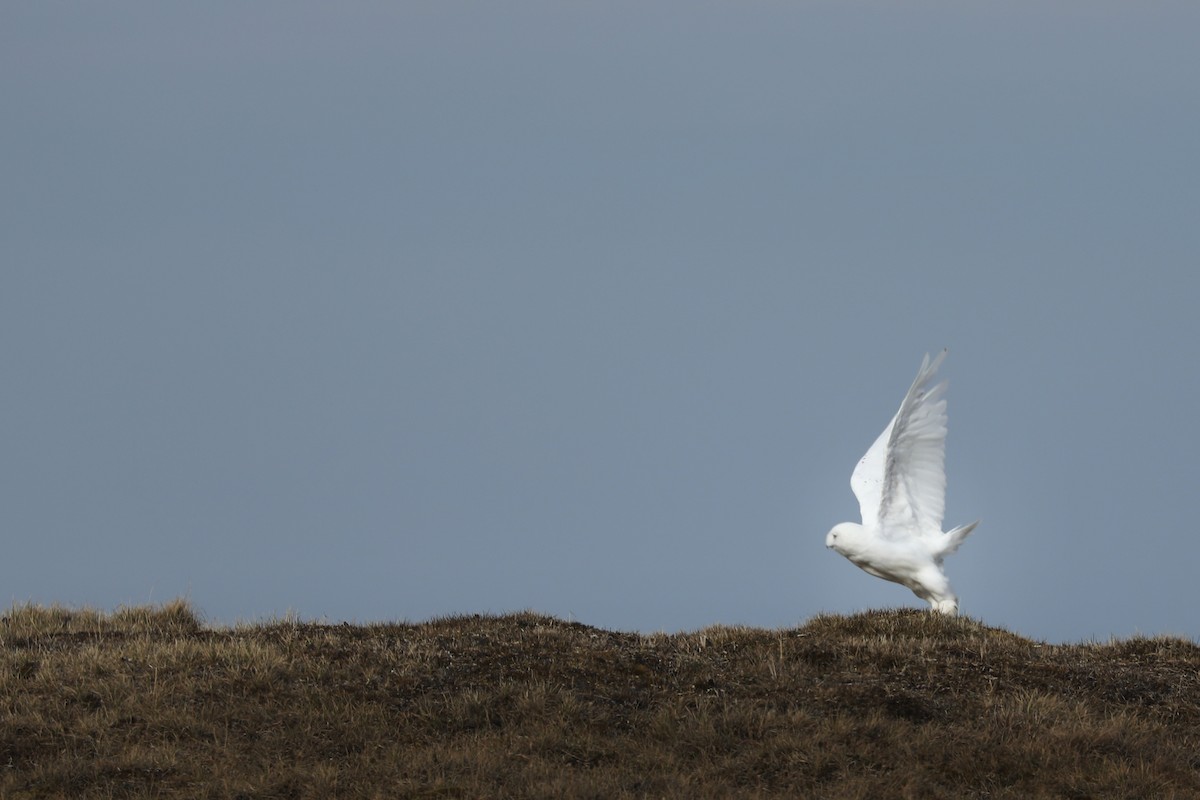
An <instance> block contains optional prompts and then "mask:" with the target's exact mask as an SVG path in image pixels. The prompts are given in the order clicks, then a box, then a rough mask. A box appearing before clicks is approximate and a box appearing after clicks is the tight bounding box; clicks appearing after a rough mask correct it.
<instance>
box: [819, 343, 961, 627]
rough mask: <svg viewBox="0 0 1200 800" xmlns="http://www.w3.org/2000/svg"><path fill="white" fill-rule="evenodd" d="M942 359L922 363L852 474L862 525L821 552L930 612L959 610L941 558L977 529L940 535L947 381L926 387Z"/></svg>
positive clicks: (852, 525)
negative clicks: (902, 589) (891, 585)
mask: <svg viewBox="0 0 1200 800" xmlns="http://www.w3.org/2000/svg"><path fill="white" fill-rule="evenodd" d="M945 357H946V351H945V350H943V351H942V352H940V353H938V356H937V358H935V359H933V361H932V362H930V360H929V355H928V354H926V355H925V359H924V360H923V361H922V362H921V369H920V370H919V371H918V372H917V379H916V380H915V381H913V385H912V387H911V388H910V389H909V390H908V394H906V395H905V396H904V402H902V403H901V404H900V410H899V411H897V412H896V416H894V417H893V418H892V421H891V422H889V423H888V426H887V427H886V428H884V429H883V433H881V434H879V438H878V439H876V440H875V444H873V445H871V449H870V450H868V451H867V454H866V455H865V456H863V457H862V460H861V461H859V462H858V466H857V467H855V468H854V474H853V475H851V476H850V488H851V489H853V490H854V496H855V497H857V498H858V505H859V508H860V509H861V510H862V524H861V525H859V524H858V523H857V522H843V523H841V524H838V525H835V526H833V530H831V531H830V532H829V534H828V535H827V536H826V537H825V546H826V547H829V548H831V549H833V550H836V551H837V552H839V553H841V554H842V555H844V556H845V557H846V558H848V559H850V561H852V562H853V563H854V564H855V565H857V566H859V567H861V568H862V569H863V570H865V571H867V572H869V573H871V574H872V575H874V576H875V577H877V578H883V579H884V580H888V581H893V582H895V583H899V584H903V585H904V586H907V587H908V588H909V589H912V590H913V594H915V595H916V596H917V597H920V598H921V599H922V600H928V601H929V604H930V605H931V606H932V607H933V610H934V611H940V612H941V613H943V614H954V613H957V612H958V598H957V597H955V596H954V591H953V590H952V589H951V588H950V581H949V580H947V579H946V573H944V572H942V559H943V558H945V557H946V556H948V555H950V554H951V553H953V552H954V551H955V550H957V549H958V546H959V545H960V544H962V543H963V540H964V539H966V538H967V534H969V533H970V532H971V531H973V530H974V529H975V526H976V525H978V524H979V521H978V520H976V521H975V522H972V523H971V524H970V525H961V526H959V527H957V528H955V529H954V530H951V531H948V532H943V531H942V514H943V513H944V511H945V507H946V468H945V461H946V401H945V399H943V397H942V394H943V393H944V392H945V391H946V383H945V381H943V382H942V383H939V384H937V385H936V386H934V385H931V383H932V381H933V376H934V373H936V372H937V368H938V366H939V365H941V363H942V359H944V358H945Z"/></svg>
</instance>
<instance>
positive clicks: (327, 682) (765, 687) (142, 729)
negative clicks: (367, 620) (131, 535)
mask: <svg viewBox="0 0 1200 800" xmlns="http://www.w3.org/2000/svg"><path fill="white" fill-rule="evenodd" d="M0 686H2V690H0V696H2V698H3V709H2V711H0V714H2V717H0V797H4V798H25V797H69V798H125V797H128V798H134V797H158V798H162V797H198V798H310V797H311V798H326V797H368V798H370V797H378V798H390V797H426V798H434V797H439V798H440V797H515V796H519V797H546V798H550V797H594V798H608V797H690V798H698V797H731V796H738V797H760V796H781V797H824V798H872V799H874V798H889V797H913V798H918V797H919V798H943V797H944V798H969V797H989V798H1002V797H1011V798H1040V797H1062V798H1099V797H1114V798H1117V797H1119V798H1135V797H1144V798H1169V797H1200V647H1198V646H1197V645H1195V644H1193V643H1191V642H1187V641H1183V640H1177V639H1133V640H1130V641H1125V642H1119V643H1112V644H1085V645H1073V646H1051V645H1046V644H1042V643H1039V642H1035V641H1031V640H1029V639H1024V638H1022V637H1020V636H1017V635H1014V634H1012V633H1009V632H1007V631H1004V630H998V629H995V628H988V627H985V626H983V625H981V624H979V623H978V622H975V621H972V620H970V619H965V618H957V619H944V618H940V617H934V616H930V615H929V614H927V613H925V612H921V611H908V610H906V611H887V612H873V613H867V614H861V615H856V616H852V617H840V616H821V617H817V618H814V619H813V620H811V621H810V622H808V623H807V624H806V625H804V626H803V627H801V628H796V629H790V630H759V629H751V628H727V627H716V628H710V629H707V630H703V631H698V632H694V633H683V634H675V635H666V634H662V635H653V636H641V635H637V634H630V633H616V632H612V631H605V630H599V629H596V628H590V627H588V626H586V625H581V624H577V623H569V622H564V621H562V620H558V619H553V618H549V617H544V616H538V615H535V614H531V613H526V614H515V615H509V616H500V617H480V616H475V617H455V618H447V619H440V620H435V621H432V622H427V623H422V624H415V625H410V624H389V625H366V626H352V625H320V624H311V623H300V622H295V621H278V622H272V623H269V624H262V625H255V626H241V627H235V628H208V627H205V626H204V625H202V624H201V622H200V621H199V620H198V619H197V617H196V615H195V614H194V613H193V612H192V610H190V609H189V608H188V606H187V605H186V604H184V603H181V602H176V603H172V604H169V605H167V606H163V607H158V608H132V609H122V610H119V611H117V612H115V613H113V614H101V613H98V612H94V611H68V610H64V609H45V608H37V607H29V606H24V607H21V606H18V607H15V608H13V609H11V610H10V611H9V612H8V614H7V616H5V617H4V618H3V620H2V621H0Z"/></svg>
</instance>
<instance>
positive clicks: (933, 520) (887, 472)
mask: <svg viewBox="0 0 1200 800" xmlns="http://www.w3.org/2000/svg"><path fill="white" fill-rule="evenodd" d="M945 357H946V351H945V350H943V351H942V352H940V353H938V355H937V357H936V358H934V359H932V361H931V360H930V358H929V356H928V354H927V355H926V356H925V358H924V359H923V360H922V362H921V368H920V370H918V371H917V377H916V379H915V380H914V381H913V384H912V386H911V387H910V388H909V390H908V394H906V395H905V397H904V402H902V403H901V404H900V409H899V410H898V411H897V412H896V415H895V416H894V417H892V421H891V422H890V423H888V426H887V427H886V428H884V430H883V433H881V434H880V435H879V438H877V439H876V440H875V443H874V444H872V445H871V448H870V449H869V450H867V452H866V455H864V456H863V457H862V459H861V460H860V461H859V462H858V466H857V467H855V469H854V474H853V475H851V477H850V488H851V489H853V491H854V496H855V497H857V498H858V504H859V508H860V509H861V511H862V517H863V525H864V526H866V527H868V528H875V529H876V530H880V531H881V532H882V533H883V534H884V535H889V534H891V535H904V534H906V533H907V534H926V533H935V532H936V533H941V530H942V517H943V515H944V512H945V506H946V469H945V461H946V458H945V455H946V420H947V417H946V400H945V399H944V397H943V394H944V393H945V391H946V383H945V382H942V383H939V384H936V385H933V378H934V375H935V374H936V373H937V369H938V367H939V366H941V363H942V359H944V358H945Z"/></svg>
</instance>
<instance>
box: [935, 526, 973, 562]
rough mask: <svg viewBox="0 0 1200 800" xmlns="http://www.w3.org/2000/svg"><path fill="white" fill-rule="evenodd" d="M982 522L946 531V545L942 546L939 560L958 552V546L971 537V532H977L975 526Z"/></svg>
mask: <svg viewBox="0 0 1200 800" xmlns="http://www.w3.org/2000/svg"><path fill="white" fill-rule="evenodd" d="M982 521H983V520H978V519H977V520H975V521H974V522H972V523H969V524H967V525H959V526H958V527H957V528H955V529H954V530H949V531H946V538H945V540H944V541H945V544H944V545H943V546H942V549H941V552H939V553H938V558H944V557H945V556H948V555H950V554H951V553H953V552H954V551H955V550H957V549H958V546H959V545H960V544H962V543H963V540H964V539H966V538H967V536H968V535H970V533H971V531H973V530H975V526H976V525H978V524H979V523H980V522H982Z"/></svg>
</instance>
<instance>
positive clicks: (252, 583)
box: [0, 0, 1200, 641]
mask: <svg viewBox="0 0 1200 800" xmlns="http://www.w3.org/2000/svg"><path fill="white" fill-rule="evenodd" d="M1198 32H1200V6H1198V5H1196V4H1194V3H1188V2H1146V3H1136V4H1135V3H1126V2H1103V1H1102V2H1077V3H1060V2H1049V3H1047V2H1036V3H1034V2H1028V3H1021V2H1018V3H961V2H944V3H932V2H916V3H904V4H896V3H884V2H842V1H841V0H839V1H838V2H786V3H785V2H773V1H772V2H767V1H765V0H764V1H763V2H756V1H751V2H703V0H701V1H700V2H675V1H674V0H670V1H668V2H643V1H641V0H639V2H603V3H600V2H596V3H567V2H520V1H518V2H506V3H487V2H476V3H465V2H453V1H450V0H436V2H435V1H434V0H428V1H422V2H377V3H375V2H372V3H363V2H348V3H316V2H296V1H295V0H289V1H288V2H256V3H241V2H219V1H214V2H206V3H198V4H176V3H157V2H145V3H103V4H94V3H88V4H79V3H46V2H40V3H38V2H29V3H24V2H22V3H16V2H13V3H6V4H4V7H3V9H2V10H0V109H2V111H3V125H0V376H3V379H2V387H0V420H2V423H0V452H2V454H3V455H2V458H0V529H2V530H3V536H4V542H5V547H4V557H3V559H0V590H2V592H3V595H2V596H0V600H3V601H6V602H16V603H23V602H27V601H33V602H38V603H62V604H66V605H84V604H86V605H92V606H98V607H101V608H112V607H115V606H117V605H119V604H140V603H146V602H161V601H165V600H168V599H170V598H172V597H175V596H180V595H182V596H186V597H188V598H190V600H191V601H192V603H193V604H195V606H196V607H197V608H198V609H199V610H200V611H201V612H202V613H204V614H205V615H206V617H207V618H208V619H210V620H213V621H217V622H234V621H237V620H240V619H241V620H249V619H259V618H262V617H266V616H271V615H277V614H278V615H281V614H284V613H287V612H289V611H290V612H295V613H298V614H299V615H300V616H302V617H303V618H306V619H328V620H331V621H336V620H351V621H361V622H365V621H373V620H398V619H408V620H421V619H426V618H429V617H431V616H436V615H444V614H451V613H473V612H492V613H499V612H505V611H512V610H520V609H526V608H529V609H534V610H537V611H540V612H544V613H548V614H554V615H557V616H562V617H569V618H573V619H576V620H579V621H582V622H586V623H589V624H593V625H598V626H602V627H608V628H618V629H626V630H642V631H656V630H667V631H674V630H680V629H695V628H699V627H703V626H706V625H710V624H714V623H742V624H748V625H756V626H772V627H774V626H793V625H798V624H801V623H803V622H804V621H805V620H806V619H808V618H809V617H811V616H812V615H814V614H817V613H820V612H822V611H829V612H852V611H855V610H859V609H864V608H876V607H887V606H912V607H922V606H924V604H923V603H922V602H921V601H920V600H918V599H917V598H916V597H914V596H913V595H912V594H911V593H910V592H909V591H908V590H907V589H904V588H903V587H900V586H897V585H894V584H889V583H885V582H883V581H880V580H878V579H876V578H872V577H870V576H868V575H867V574H865V573H863V572H861V571H860V570H858V569H857V568H855V567H854V566H853V565H851V564H850V563H849V562H847V561H846V560H845V559H843V558H841V557H840V556H838V555H836V554H834V553H832V552H830V551H827V550H826V549H825V547H824V539H825V534H826V532H827V531H828V530H829V528H830V527H831V526H833V525H834V524H835V523H837V522H841V521H846V520H854V521H857V520H858V506H857V503H856V501H855V499H854V497H853V495H852V494H851V491H850V487H849V478H850V473H851V471H852V469H853V467H854V465H855V463H856V462H857V460H858V459H859V457H860V456H861V455H862V454H863V452H864V451H865V450H866V448H867V447H868V446H869V445H870V444H871V442H872V441H873V440H874V439H875V437H876V436H877V435H878V434H879V432H880V431H881V430H882V429H883V427H884V426H885V425H886V423H887V422H888V420H889V419H890V417H891V415H892V414H893V413H894V412H895V410H896V407H897V406H898V405H899V402H900V400H901V398H902V397H903V395H904V392H905V390H906V389H907V387H908V385H909V383H910V382H911V380H912V378H913V376H914V375H915V373H916V370H917V367H918V365H919V364H920V360H921V356H922V355H923V354H924V353H925V352H926V351H936V350H938V349H940V348H942V347H949V348H950V355H949V357H948V359H947V360H946V362H945V364H944V366H943V368H942V374H943V375H944V376H945V377H947V378H949V379H950V382H951V386H950V391H949V395H948V397H949V408H950V436H949V440H948V448H947V470H948V477H949V491H948V497H947V514H946V524H947V527H949V526H952V525H957V524H961V523H965V522H969V521H971V520H974V519H976V518H977V517H982V519H983V522H982V524H981V525H980V527H979V528H978V529H977V530H976V531H975V533H974V534H972V536H971V538H970V539H969V540H968V541H967V542H966V544H965V545H964V546H963V547H962V549H961V550H960V551H959V552H958V554H956V555H955V556H953V557H951V558H950V559H949V560H948V561H947V571H948V574H949V576H950V578H951V580H952V581H953V583H954V585H955V588H956V589H957V591H958V594H959V596H960V603H961V607H962V610H963V612H964V613H967V614H970V615H972V616H974V617H978V618H980V619H982V620H983V621H984V622H987V623H989V624H993V625H999V626H1004V627H1007V628H1009V629H1011V630H1013V631H1016V632H1018V633H1021V634H1024V635H1027V636H1031V637H1036V638H1043V639H1047V640H1049V641H1077V640H1083V639H1091V638H1097V639H1107V637H1109V636H1110V635H1116V636H1128V635H1131V634H1134V633H1143V634H1154V633H1169V634H1178V635H1184V636H1188V637H1193V638H1196V637H1200V613H1198V612H1197V611H1196V609H1197V608H1200V586H1198V582H1197V578H1196V572H1197V564H1200V532H1198V531H1197V526H1196V522H1195V519H1196V497H1197V494H1198V487H1200V464H1198V462H1197V459H1196V458H1195V454H1196V451H1197V444H1198V443H1200V422H1198V421H1197V407H1198V406H1200V313H1198V310H1197V302H1198V298H1200V257H1198V256H1200V145H1198V144H1197V143H1198V142H1200V47H1197V45H1196V43H1197V35H1198Z"/></svg>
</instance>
